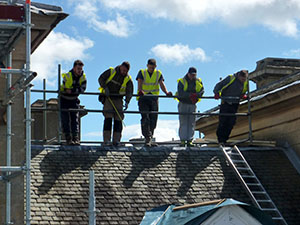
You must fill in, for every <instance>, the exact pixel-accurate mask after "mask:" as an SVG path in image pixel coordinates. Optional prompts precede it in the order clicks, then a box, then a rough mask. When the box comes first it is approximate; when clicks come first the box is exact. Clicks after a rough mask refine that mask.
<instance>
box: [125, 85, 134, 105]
mask: <svg viewBox="0 0 300 225" xmlns="http://www.w3.org/2000/svg"><path fill="white" fill-rule="evenodd" d="M132 95H133V83H132V80H130V81H128V83H127V86H126V96H125V102H128V103H129V102H130V100H131V98H132Z"/></svg>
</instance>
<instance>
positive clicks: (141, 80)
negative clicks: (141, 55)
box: [136, 59, 173, 147]
mask: <svg viewBox="0 0 300 225" xmlns="http://www.w3.org/2000/svg"><path fill="white" fill-rule="evenodd" d="M136 80H137V82H138V90H137V93H138V97H137V100H138V105H139V111H140V112H150V111H154V112H157V111H158V95H159V89H160V88H161V90H162V91H163V92H164V93H165V94H166V95H167V96H172V95H173V94H172V92H169V91H168V90H167V88H166V86H165V83H164V78H163V75H162V73H161V71H160V70H157V69H156V60H155V59H149V60H148V63H147V69H141V70H140V71H139V72H138V75H137V77H136ZM141 116H142V118H141V128H142V134H143V136H144V137H145V146H147V147H151V146H157V144H156V143H154V142H152V138H153V134H154V129H155V128H156V124H157V118H158V115H157V114H152V113H141Z"/></svg>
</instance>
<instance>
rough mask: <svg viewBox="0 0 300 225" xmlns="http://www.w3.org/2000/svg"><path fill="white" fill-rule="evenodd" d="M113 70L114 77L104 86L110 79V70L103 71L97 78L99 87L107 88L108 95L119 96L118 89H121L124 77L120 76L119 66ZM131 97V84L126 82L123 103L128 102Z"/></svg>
mask: <svg viewBox="0 0 300 225" xmlns="http://www.w3.org/2000/svg"><path fill="white" fill-rule="evenodd" d="M115 70H116V75H115V76H114V77H113V79H112V80H111V81H110V82H108V83H107V84H106V80H107V79H108V78H109V77H110V73H111V70H110V69H108V70H106V71H104V72H103V73H102V74H101V75H100V76H99V78H98V82H99V85H100V86H101V87H102V88H106V87H108V89H109V93H110V94H119V91H120V88H121V86H122V84H123V81H124V78H125V76H122V75H121V74H120V66H117V67H116V68H115ZM132 95H133V82H132V80H130V81H128V83H127V85H126V95H125V101H126V102H130V100H131V98H132ZM121 97H122V96H119V97H113V96H112V97H111V98H112V99H113V98H121Z"/></svg>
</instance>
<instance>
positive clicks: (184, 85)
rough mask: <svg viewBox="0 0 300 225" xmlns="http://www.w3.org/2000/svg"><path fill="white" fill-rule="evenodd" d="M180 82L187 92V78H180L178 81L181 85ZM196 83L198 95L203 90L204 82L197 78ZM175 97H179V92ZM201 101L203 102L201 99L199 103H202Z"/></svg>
mask: <svg viewBox="0 0 300 225" xmlns="http://www.w3.org/2000/svg"><path fill="white" fill-rule="evenodd" d="M179 82H181V83H182V84H183V90H184V91H187V89H188V82H187V80H186V79H185V78H180V79H178V80H177V83H179ZM195 83H196V88H195V89H196V93H198V92H200V91H201V89H202V88H203V84H202V80H201V79H200V78H197V79H196V82H195ZM175 95H176V96H178V92H176V94H175ZM176 100H177V101H179V100H178V98H176ZM200 101H201V99H200V98H199V99H198V102H200Z"/></svg>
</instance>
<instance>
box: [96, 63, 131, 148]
mask: <svg viewBox="0 0 300 225" xmlns="http://www.w3.org/2000/svg"><path fill="white" fill-rule="evenodd" d="M129 69H130V64H129V62H123V63H122V64H121V65H119V66H117V67H115V68H113V67H111V68H109V69H108V70H106V71H104V72H103V73H102V74H101V75H100V77H99V79H98V82H99V84H100V93H103V94H105V97H104V98H102V99H100V98H99V101H101V102H102V103H103V110H104V112H103V115H104V117H105V119H104V124H103V142H104V145H111V144H113V145H114V146H118V145H119V144H120V140H121V136H122V130H123V126H122V120H123V119H124V113H123V97H124V96H125V105H124V110H126V109H127V108H128V104H129V102H130V100H131V98H132V94H133V82H132V79H131V76H130V75H129V74H128V71H129ZM111 95H112V96H111ZM116 95H117V96H116ZM105 111H107V112H105ZM113 119H114V129H113V137H112V143H111V130H112V120H113Z"/></svg>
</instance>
